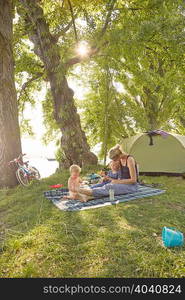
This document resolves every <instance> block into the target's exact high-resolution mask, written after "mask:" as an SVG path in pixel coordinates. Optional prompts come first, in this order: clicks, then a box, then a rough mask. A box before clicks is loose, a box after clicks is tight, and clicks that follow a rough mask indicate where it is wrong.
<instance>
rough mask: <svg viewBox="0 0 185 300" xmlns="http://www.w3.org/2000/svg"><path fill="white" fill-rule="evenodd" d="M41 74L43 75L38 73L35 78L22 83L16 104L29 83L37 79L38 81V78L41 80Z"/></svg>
mask: <svg viewBox="0 0 185 300" xmlns="http://www.w3.org/2000/svg"><path fill="white" fill-rule="evenodd" d="M43 74H44V73H41V72H38V73H36V75H35V76H33V77H32V78H30V79H28V81H26V82H25V83H23V85H22V88H21V90H20V93H19V97H18V103H19V100H20V97H21V96H22V94H23V93H25V92H26V89H27V88H28V87H29V85H30V83H31V82H33V81H35V80H37V79H39V78H41V77H42V76H43Z"/></svg>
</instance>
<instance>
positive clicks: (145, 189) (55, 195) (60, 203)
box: [44, 185, 165, 211]
mask: <svg viewBox="0 0 185 300" xmlns="http://www.w3.org/2000/svg"><path fill="white" fill-rule="evenodd" d="M162 193H165V190H161V189H157V188H152V187H149V186H143V185H138V190H137V192H135V193H129V194H125V195H119V196H115V197H114V198H115V199H114V201H110V200H109V197H104V198H101V199H99V198H98V199H93V200H90V201H88V202H85V203H84V202H83V203H82V202H80V201H78V200H60V198H61V197H62V196H64V195H67V194H68V189H59V190H52V191H46V192H44V196H45V197H46V198H47V199H49V200H51V201H52V202H53V204H55V205H56V206H57V207H58V208H59V209H61V210H65V211H77V210H86V209H91V208H97V207H103V206H107V205H114V204H118V203H122V202H127V201H131V200H135V199H141V198H144V197H151V196H156V195H160V194H162Z"/></svg>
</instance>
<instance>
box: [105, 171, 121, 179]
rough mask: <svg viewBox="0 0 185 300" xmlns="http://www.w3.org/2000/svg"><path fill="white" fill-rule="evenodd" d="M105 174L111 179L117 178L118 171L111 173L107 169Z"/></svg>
mask: <svg viewBox="0 0 185 300" xmlns="http://www.w3.org/2000/svg"><path fill="white" fill-rule="evenodd" d="M107 176H108V177H110V178H112V179H118V172H116V173H113V172H112V171H108V173H107Z"/></svg>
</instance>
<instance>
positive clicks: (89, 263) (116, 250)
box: [0, 170, 185, 278]
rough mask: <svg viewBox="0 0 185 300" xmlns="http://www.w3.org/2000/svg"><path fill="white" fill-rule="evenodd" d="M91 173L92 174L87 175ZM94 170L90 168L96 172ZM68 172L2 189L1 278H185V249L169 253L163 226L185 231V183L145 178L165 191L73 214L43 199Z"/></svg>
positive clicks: (0, 196)
mask: <svg viewBox="0 0 185 300" xmlns="http://www.w3.org/2000/svg"><path fill="white" fill-rule="evenodd" d="M86 171H87V170H86ZM88 171H89V170H88ZM67 178H68V173H67V172H63V173H57V174H54V175H52V176H51V177H49V178H46V179H43V180H41V182H40V183H33V184H32V185H30V186H29V187H28V188H24V187H21V186H18V187H16V188H14V189H10V190H9V189H4V190H1V191H0V277H63V278H67V277H69V278H71V277H78V278H80V277H98V278H101V277H128V278H136V277H138V278H144V277H146V278H152V277H157V278H158V277H159V278H162V277H165V278H168V277H170V278H171V277H173V278H175V277H177V278H180V277H184V276H185V251H184V247H180V248H178V247H176V248H165V247H164V246H163V245H162V242H161V231H162V228H163V226H174V227H176V228H177V229H178V230H180V231H181V232H185V223H184V213H185V201H184V200H185V198H184V186H185V181H184V180H183V179H182V178H178V177H171V178H170V177H153V178H152V177H145V178H142V179H144V180H145V181H146V182H147V183H151V182H152V183H154V182H155V183H162V184H163V188H165V189H166V190H167V192H166V193H165V194H162V195H159V196H154V197H150V198H143V199H138V200H134V201H131V202H126V203H122V204H118V205H116V206H111V207H110V206H107V207H102V208H97V209H92V210H86V211H79V212H65V211H60V210H59V209H58V208H56V207H55V206H54V205H53V204H52V203H51V202H50V201H49V200H47V199H45V198H44V197H43V191H46V190H48V189H49V188H48V186H49V185H50V184H56V183H64V184H66V182H67Z"/></svg>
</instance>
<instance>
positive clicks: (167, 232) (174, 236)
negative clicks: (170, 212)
mask: <svg viewBox="0 0 185 300" xmlns="http://www.w3.org/2000/svg"><path fill="white" fill-rule="evenodd" d="M162 240H163V243H164V246H166V247H176V246H183V244H184V235H183V233H182V232H180V231H178V230H176V229H175V228H174V227H166V226H165V227H163V230H162Z"/></svg>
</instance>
